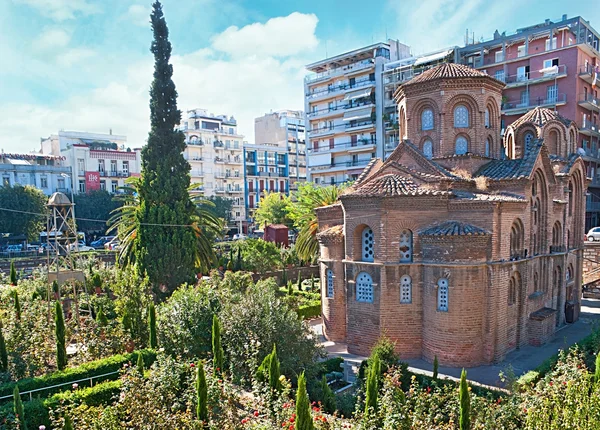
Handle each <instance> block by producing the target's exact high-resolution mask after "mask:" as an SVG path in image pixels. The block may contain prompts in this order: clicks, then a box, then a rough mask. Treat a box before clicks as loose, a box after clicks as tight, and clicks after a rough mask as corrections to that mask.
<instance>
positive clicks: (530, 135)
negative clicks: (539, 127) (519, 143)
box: [525, 132, 533, 147]
mask: <svg viewBox="0 0 600 430" xmlns="http://www.w3.org/2000/svg"><path fill="white" fill-rule="evenodd" d="M532 141H533V133H529V132H528V133H525V147H527V146H529V145H530V144H531V142H532Z"/></svg>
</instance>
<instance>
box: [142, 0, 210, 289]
mask: <svg viewBox="0 0 600 430" xmlns="http://www.w3.org/2000/svg"><path fill="white" fill-rule="evenodd" d="M152 8H153V10H152V14H151V16H150V18H151V23H152V31H153V33H154V40H153V41H152V46H151V51H152V53H153V54H154V80H153V81H152V85H151V88H150V126H151V128H150V133H149V135H148V144H147V145H146V146H145V147H144V148H143V149H142V175H141V176H142V177H141V181H140V182H141V183H140V186H139V195H138V196H139V202H140V206H139V213H138V216H137V225H136V230H137V235H136V238H135V241H134V243H133V249H134V255H135V260H136V262H137V263H138V265H139V268H140V272H142V273H143V272H146V273H147V274H148V277H149V278H150V281H151V282H152V284H153V286H154V287H155V289H157V288H160V290H161V291H162V290H163V288H161V287H162V286H164V287H165V288H166V290H167V291H168V292H172V291H173V290H174V289H175V288H176V287H178V286H179V285H181V284H183V283H184V282H193V280H194V278H195V270H194V268H195V263H196V258H197V256H198V255H199V253H198V247H197V246H196V245H197V240H196V237H195V235H194V231H193V230H192V229H191V228H189V227H184V226H189V225H191V219H192V216H193V214H194V213H195V206H194V204H193V202H192V201H191V200H190V197H189V193H188V188H189V186H190V175H189V172H190V165H189V164H188V162H187V161H186V160H185V159H184V158H183V151H184V150H185V138H184V135H183V133H181V132H180V131H177V130H176V129H175V127H176V126H177V125H178V124H179V123H180V121H181V111H180V110H179V109H177V91H176V89H175V84H174V83H173V80H172V75H173V66H172V65H171V64H169V61H170V58H171V43H170V42H169V30H168V28H167V24H166V21H165V18H164V15H163V11H162V5H161V3H160V2H159V1H158V0H156V1H155V2H154V3H153V5H152ZM157 224H168V225H165V226H160V225H157ZM205 263H206V264H208V262H205Z"/></svg>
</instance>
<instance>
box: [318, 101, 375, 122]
mask: <svg viewBox="0 0 600 430" xmlns="http://www.w3.org/2000/svg"><path fill="white" fill-rule="evenodd" d="M366 97H370V96H366ZM367 106H373V107H374V106H375V102H373V101H372V100H371V99H370V98H369V99H367V101H363V102H358V103H346V104H343V105H339V106H331V107H326V108H324V109H319V110H314V111H312V112H309V113H308V114H307V115H306V116H307V117H308V118H309V119H322V118H326V117H329V116H336V115H340V114H342V113H343V112H344V111H345V110H348V109H354V108H357V107H367Z"/></svg>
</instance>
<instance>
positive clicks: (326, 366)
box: [319, 357, 344, 376]
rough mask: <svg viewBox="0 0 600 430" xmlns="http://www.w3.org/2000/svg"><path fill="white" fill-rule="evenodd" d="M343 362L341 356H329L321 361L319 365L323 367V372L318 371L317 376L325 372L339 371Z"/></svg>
mask: <svg viewBox="0 0 600 430" xmlns="http://www.w3.org/2000/svg"><path fill="white" fill-rule="evenodd" d="M343 362H344V359H343V358H342V357H334V358H330V359H328V360H325V361H323V362H322V363H321V366H322V367H323V372H321V373H319V376H321V375H322V374H325V373H331V372H341V371H342V367H341V366H342V363H343Z"/></svg>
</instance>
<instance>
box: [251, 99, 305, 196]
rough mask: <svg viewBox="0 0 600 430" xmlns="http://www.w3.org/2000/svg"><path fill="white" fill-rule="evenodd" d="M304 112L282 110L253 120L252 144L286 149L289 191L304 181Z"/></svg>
mask: <svg viewBox="0 0 600 430" xmlns="http://www.w3.org/2000/svg"><path fill="white" fill-rule="evenodd" d="M304 124H305V123H304V112H302V111H294V110H283V111H277V112H271V113H268V114H265V115H263V116H261V117H259V118H256V119H255V120H254V143H256V144H257V145H271V144H275V145H277V146H281V147H285V148H287V152H288V154H289V156H288V164H289V181H290V189H291V190H296V189H298V182H304V181H306V129H305V125H304Z"/></svg>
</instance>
